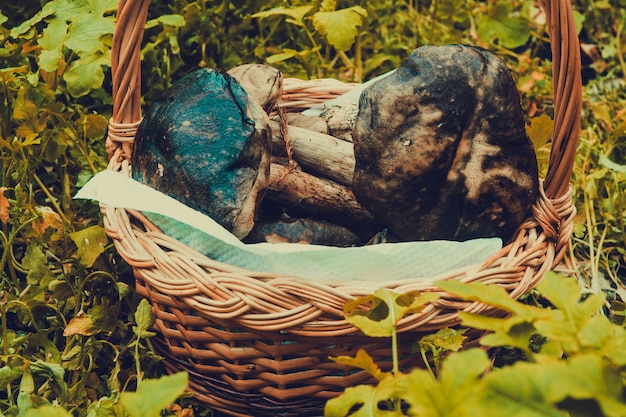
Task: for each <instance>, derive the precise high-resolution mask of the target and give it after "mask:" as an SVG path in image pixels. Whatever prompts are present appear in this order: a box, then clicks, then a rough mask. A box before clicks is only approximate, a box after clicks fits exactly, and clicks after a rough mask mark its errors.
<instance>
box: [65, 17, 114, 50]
mask: <svg viewBox="0 0 626 417" xmlns="http://www.w3.org/2000/svg"><path fill="white" fill-rule="evenodd" d="M94 17H95V16H94V15H93V14H91V13H90V14H84V15H81V16H79V17H77V18H75V20H74V21H73V22H72V25H71V26H70V27H69V30H68V33H67V39H66V41H65V46H66V47H68V48H70V49H71V50H73V51H74V52H77V53H79V54H80V53H81V52H86V53H87V54H94V53H96V52H98V51H102V50H103V45H102V41H101V38H102V36H103V35H107V34H112V33H113V31H115V20H114V19H113V17H108V18H97V19H96V18H94ZM80 55H81V56H83V55H82V54H80Z"/></svg>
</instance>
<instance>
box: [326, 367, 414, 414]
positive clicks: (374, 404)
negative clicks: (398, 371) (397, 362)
mask: <svg viewBox="0 0 626 417" xmlns="http://www.w3.org/2000/svg"><path fill="white" fill-rule="evenodd" d="M403 377H404V376H403V375H399V378H403ZM402 386H404V385H403V384H401V383H398V380H397V379H396V378H394V377H393V376H391V377H388V378H385V379H383V380H382V381H380V382H379V383H378V385H377V386H375V387H374V386H369V385H357V386H356V387H349V388H347V389H346V390H345V391H344V392H343V393H342V394H341V395H340V396H338V397H336V398H333V399H331V400H329V401H328V402H326V405H325V407H324V416H325V417H345V416H350V417H372V416H377V417H403V416H404V415H405V414H403V413H402V411H401V410H395V409H390V410H387V409H381V408H379V404H380V403H381V402H382V403H385V404H389V405H392V404H393V400H394V399H396V398H398V393H399V392H398V388H399V387H402ZM357 406H360V408H359V409H358V410H356V411H354V410H355V408H356V407H357ZM351 411H352V412H351Z"/></svg>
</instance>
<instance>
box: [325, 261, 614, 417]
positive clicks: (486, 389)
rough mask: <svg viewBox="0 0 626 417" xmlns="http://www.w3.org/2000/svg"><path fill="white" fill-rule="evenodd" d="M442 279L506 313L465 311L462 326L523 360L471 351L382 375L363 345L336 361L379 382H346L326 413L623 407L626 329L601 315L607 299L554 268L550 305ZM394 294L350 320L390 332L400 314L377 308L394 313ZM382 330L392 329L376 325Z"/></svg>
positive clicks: (514, 412) (587, 411) (594, 411)
mask: <svg viewBox="0 0 626 417" xmlns="http://www.w3.org/2000/svg"><path fill="white" fill-rule="evenodd" d="M438 285H439V286H440V287H441V288H442V289H443V290H444V291H447V292H449V293H451V294H455V295H457V296H459V297H460V298H462V299H465V300H470V301H478V302H481V303H484V304H487V305H489V306H492V307H496V308H498V309H499V310H500V311H503V312H506V313H508V315H507V316H506V317H505V318H499V317H487V316H483V315H479V314H471V313H463V312H461V313H460V317H461V320H462V324H463V325H464V326H469V327H473V328H477V329H483V330H488V331H490V332H489V333H487V334H486V335H485V336H483V338H482V339H481V344H482V345H484V346H488V347H504V346H512V347H516V348H518V349H520V350H521V351H522V352H524V354H525V358H526V360H525V361H519V362H517V363H515V364H513V365H510V366H505V367H502V368H493V369H492V367H491V361H490V359H489V357H488V355H487V353H486V352H485V350H483V349H480V348H471V349H467V350H464V351H461V352H457V353H450V354H449V355H447V357H446V358H445V359H444V360H443V363H442V365H441V367H438V368H437V369H438V374H437V375H436V376H435V375H433V374H432V373H430V372H428V371H427V370H424V369H414V370H411V371H410V372H408V373H402V372H400V371H398V370H397V369H394V370H393V371H391V372H381V370H380V369H379V368H378V367H377V366H376V364H375V363H373V361H372V359H371V358H370V357H369V355H367V353H365V352H363V351H359V353H358V354H357V356H356V357H355V358H338V359H336V360H338V361H339V362H341V363H349V364H352V365H355V366H358V367H360V368H362V369H365V370H366V371H368V372H370V373H371V374H372V375H373V376H374V377H375V378H376V379H377V380H378V383H377V385H376V386H367V385H360V386H356V387H351V388H348V389H346V391H345V392H344V393H343V394H342V395H340V396H339V397H337V398H335V399H332V400H329V401H328V402H327V404H326V408H325V415H326V416H327V417H344V416H354V417H358V416H371V415H377V416H455V417H462V416H476V415H506V416H562V415H564V414H563V413H564V412H566V413H569V415H576V416H590V417H591V416H593V417H599V416H622V415H624V413H626V396H625V395H624V384H625V383H624V380H623V374H624V371H626V329H624V328H623V327H621V326H619V325H617V324H614V323H611V322H610V320H609V319H608V318H607V317H606V316H604V315H603V314H600V313H599V311H600V308H601V307H602V305H603V303H604V298H603V297H602V296H601V295H598V294H592V295H589V296H587V297H583V296H582V294H581V289H580V286H579V285H578V283H577V282H576V281H575V280H573V279H571V278H567V277H564V276H560V275H557V274H555V273H549V274H547V275H546V277H545V279H544V280H543V281H542V282H541V284H539V286H538V291H539V293H540V294H541V295H542V296H543V297H544V299H545V300H546V302H548V303H549V305H548V306H547V307H541V306H532V305H528V304H524V303H521V302H518V301H515V300H513V299H511V298H510V297H509V295H508V294H507V293H506V291H505V290H504V289H503V288H502V287H500V286H496V285H485V284H479V283H473V284H464V283H461V282H458V281H454V280H450V281H441V282H439V283H438ZM423 296H424V295H422V296H421V297H423ZM396 297H397V295H394V294H393V293H391V292H389V291H388V290H379V296H378V298H377V299H378V300H380V301H379V303H377V304H376V305H375V306H374V307H373V308H372V309H371V311H370V314H367V315H361V316H360V317H362V318H363V320H360V321H359V322H353V323H354V324H355V325H357V326H358V327H359V328H361V329H362V330H363V331H364V332H366V333H367V334H370V332H369V329H372V328H375V329H377V331H376V332H374V333H372V336H374V335H379V336H383V335H384V334H391V333H393V332H394V330H393V329H394V327H395V323H394V322H393V319H395V322H397V321H398V320H399V319H400V318H401V317H402V314H398V315H396V316H395V317H392V316H391V315H389V318H390V319H389V320H383V321H381V320H380V319H379V318H378V317H375V314H373V313H374V311H376V310H380V308H381V306H382V305H383V304H384V305H385V306H386V309H387V310H388V311H393V310H395V306H394V301H395V300H396V299H397V298H396ZM405 304H406V303H405ZM408 311H410V309H404V310H402V313H404V312H408ZM381 327H384V328H385V329H386V332H382V331H380V330H378V329H380V328H381ZM537 339H539V340H541V343H540V344H539V345H537V343H536V340H537Z"/></svg>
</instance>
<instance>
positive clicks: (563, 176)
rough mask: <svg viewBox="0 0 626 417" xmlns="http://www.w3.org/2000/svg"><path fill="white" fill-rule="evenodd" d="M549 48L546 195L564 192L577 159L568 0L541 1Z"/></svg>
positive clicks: (576, 61)
mask: <svg viewBox="0 0 626 417" xmlns="http://www.w3.org/2000/svg"><path fill="white" fill-rule="evenodd" d="M542 5H543V9H544V12H545V14H546V24H547V25H548V31H549V35H550V47H551V49H552V92H553V96H554V130H553V134H552V148H551V149H550V159H549V161H548V173H547V174H546V178H545V181H544V189H545V191H546V195H547V196H548V197H549V198H558V197H561V196H563V195H565V193H566V192H567V190H568V188H569V183H570V177H571V175H572V170H573V168H574V162H575V160H576V150H577V148H578V135H579V133H580V118H581V113H582V79H581V69H580V65H581V64H580V44H579V41H578V32H577V31H576V23H575V21H574V15H573V14H572V5H571V3H570V1H569V0H552V1H550V0H542Z"/></svg>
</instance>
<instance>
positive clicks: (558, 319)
mask: <svg viewBox="0 0 626 417" xmlns="http://www.w3.org/2000/svg"><path fill="white" fill-rule="evenodd" d="M537 289H538V291H539V292H540V293H541V294H542V295H543V296H544V297H546V298H547V299H548V300H549V301H550V302H551V303H552V304H553V305H554V306H555V307H556V308H558V311H552V312H551V313H552V314H551V315H550V317H549V318H546V319H544V320H539V321H537V322H536V323H535V326H536V327H537V330H538V331H539V332H540V333H541V334H542V335H544V336H546V337H548V338H549V339H551V340H553V341H559V342H561V343H562V346H563V349H564V350H565V352H566V353H570V354H571V353H574V352H578V351H580V349H581V348H582V347H581V346H580V338H579V334H580V332H581V331H582V329H583V328H584V327H585V325H586V324H587V322H588V321H589V320H590V319H591V317H593V316H594V315H596V314H598V313H599V311H600V309H601V308H602V306H603V304H604V297H602V296H601V295H599V294H591V295H589V296H588V297H587V298H586V299H585V300H584V301H583V302H579V301H580V298H581V289H580V285H579V284H578V282H577V281H576V279H574V278H567V277H564V276H561V275H559V274H556V273H554V272H550V273H547V274H546V276H545V277H544V278H543V280H542V281H541V282H540V283H539V285H538V286H537Z"/></svg>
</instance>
